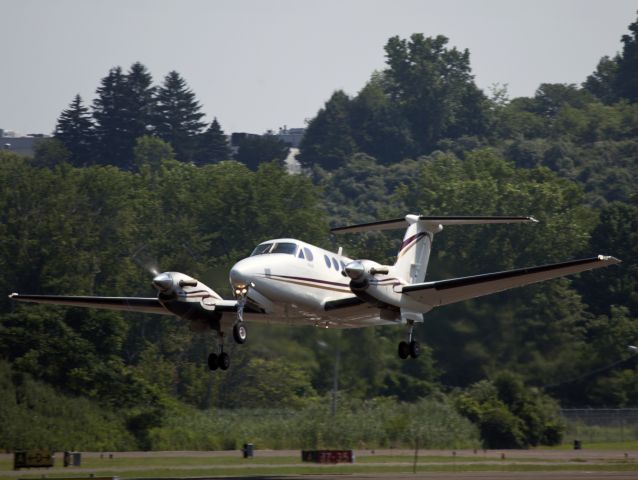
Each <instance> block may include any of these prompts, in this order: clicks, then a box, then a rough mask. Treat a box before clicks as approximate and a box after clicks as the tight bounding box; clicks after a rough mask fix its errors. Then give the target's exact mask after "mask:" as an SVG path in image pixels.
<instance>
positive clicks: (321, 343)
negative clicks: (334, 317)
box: [317, 339, 341, 417]
mask: <svg viewBox="0 0 638 480" xmlns="http://www.w3.org/2000/svg"><path fill="white" fill-rule="evenodd" d="M317 345H319V346H320V347H321V348H330V347H329V345H328V344H327V343H326V342H324V341H323V340H317ZM340 362H341V342H340V341H339V339H337V341H336V342H335V362H334V373H333V378H332V406H331V411H332V416H333V417H334V416H335V415H336V414H337V391H338V390H339V363H340Z"/></svg>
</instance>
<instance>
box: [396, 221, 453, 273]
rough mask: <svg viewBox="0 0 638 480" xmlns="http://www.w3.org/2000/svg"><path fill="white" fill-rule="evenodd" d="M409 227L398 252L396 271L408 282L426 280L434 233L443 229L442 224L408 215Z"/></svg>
mask: <svg viewBox="0 0 638 480" xmlns="http://www.w3.org/2000/svg"><path fill="white" fill-rule="evenodd" d="M405 220H406V221H407V222H408V228H407V230H406V231H405V235H404V236H403V242H402V243H401V247H400V248H399V253H397V260H396V263H395V264H394V273H395V275H396V276H398V277H399V278H401V279H403V280H406V281H407V282H408V283H421V282H423V280H425V272H426V271H427V269H428V262H429V260H430V252H431V251H432V241H433V240H434V234H435V233H437V232H439V231H441V230H442V227H441V225H440V224H436V225H434V224H431V223H429V224H428V223H425V222H420V221H419V217H418V216H417V215H407V216H406V217H405Z"/></svg>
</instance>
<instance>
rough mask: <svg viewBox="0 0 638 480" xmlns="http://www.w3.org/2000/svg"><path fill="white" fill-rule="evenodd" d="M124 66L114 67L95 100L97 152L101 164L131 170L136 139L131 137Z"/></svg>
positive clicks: (94, 115) (101, 84) (104, 79)
mask: <svg viewBox="0 0 638 480" xmlns="http://www.w3.org/2000/svg"><path fill="white" fill-rule="evenodd" d="M127 90H128V89H127V85H126V77H125V75H124V74H123V73H122V67H114V68H112V69H111V70H109V74H108V75H107V76H106V77H104V78H103V79H102V81H101V83H100V86H99V87H98V89H97V92H96V93H97V95H98V96H97V98H96V99H95V100H94V101H93V118H94V120H95V133H96V151H97V152H98V153H97V155H98V158H99V161H100V163H103V164H111V165H116V166H118V167H120V168H125V169H126V168H128V167H129V162H130V160H131V153H132V150H133V142H134V139H133V138H131V136H130V135H128V131H127V127H128V126H129V125H130V121H129V119H130V116H129V114H128V110H127V107H128V104H129V99H128V91H127Z"/></svg>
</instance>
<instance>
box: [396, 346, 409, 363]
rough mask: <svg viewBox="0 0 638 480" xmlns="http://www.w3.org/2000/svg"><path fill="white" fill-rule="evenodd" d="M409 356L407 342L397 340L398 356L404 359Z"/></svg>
mask: <svg viewBox="0 0 638 480" xmlns="http://www.w3.org/2000/svg"><path fill="white" fill-rule="evenodd" d="M409 356H410V345H408V342H399V358H401V359H402V360H405V359H406V358H408V357H409Z"/></svg>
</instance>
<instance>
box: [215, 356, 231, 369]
mask: <svg viewBox="0 0 638 480" xmlns="http://www.w3.org/2000/svg"><path fill="white" fill-rule="evenodd" d="M217 364H218V365H219V368H221V369H222V370H228V367H230V357H229V356H228V354H227V353H226V352H222V353H220V354H219V357H218V358H217Z"/></svg>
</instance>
